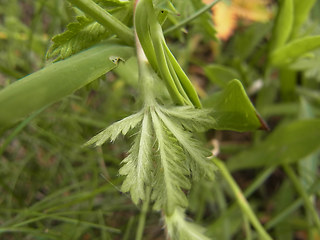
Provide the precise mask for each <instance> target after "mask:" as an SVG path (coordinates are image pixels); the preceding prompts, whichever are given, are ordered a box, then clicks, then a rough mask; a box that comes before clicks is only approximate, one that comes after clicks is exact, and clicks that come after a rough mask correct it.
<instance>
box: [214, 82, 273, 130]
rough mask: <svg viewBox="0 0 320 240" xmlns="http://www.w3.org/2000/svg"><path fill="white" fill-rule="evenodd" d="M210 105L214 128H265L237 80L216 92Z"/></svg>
mask: <svg viewBox="0 0 320 240" xmlns="http://www.w3.org/2000/svg"><path fill="white" fill-rule="evenodd" d="M210 107H211V108H213V114H212V116H213V118H214V119H215V123H213V128H215V129H219V130H233V131H240V132H241V131H250V130H256V129H258V128H264V129H266V128H267V126H266V125H265V123H264V122H263V121H262V120H261V119H260V117H259V116H258V114H257V112H256V110H255V108H254V107H253V105H252V103H251V102H250V99H249V98H248V96H247V94H246V92H245V90H244V88H243V86H242V84H241V82H240V81H239V80H236V79H235V80H232V81H230V82H229V84H228V85H227V87H226V88H225V89H224V90H222V92H220V93H218V94H216V96H215V97H214V99H212V104H211V106H210Z"/></svg>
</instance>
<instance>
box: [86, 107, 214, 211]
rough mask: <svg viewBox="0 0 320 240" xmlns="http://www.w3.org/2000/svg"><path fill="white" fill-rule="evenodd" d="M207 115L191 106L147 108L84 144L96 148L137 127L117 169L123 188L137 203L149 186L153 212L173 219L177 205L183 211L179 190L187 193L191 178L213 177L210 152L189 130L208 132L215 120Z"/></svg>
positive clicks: (182, 199) (184, 201)
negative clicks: (123, 178)
mask: <svg viewBox="0 0 320 240" xmlns="http://www.w3.org/2000/svg"><path fill="white" fill-rule="evenodd" d="M186 113H188V114H192V115H189V116H187V115H186ZM209 113H210V111H209V110H199V109H194V108H191V107H171V108H165V107H163V106H159V105H155V106H151V107H145V108H144V110H143V111H141V112H139V113H136V114H134V115H131V116H129V117H127V118H124V119H123V120H121V121H119V122H116V123H114V124H113V125H111V126H110V127H108V128H106V130H104V131H102V132H101V133H99V134H98V135H96V136H95V137H93V138H92V139H91V140H89V141H88V142H87V143H86V145H90V144H95V145H97V146H100V145H101V144H103V143H104V142H105V141H107V140H108V139H110V140H111V141H114V140H115V139H116V138H117V136H118V135H119V134H121V133H122V134H123V135H126V134H127V133H128V132H129V130H130V129H133V128H135V127H137V128H139V129H140V130H138V132H137V133H136V135H135V138H134V140H133V144H132V147H131V149H130V150H129V153H128V156H127V157H126V158H125V159H124V160H123V161H122V164H123V166H122V167H121V169H120V170H119V173H120V174H121V175H126V179H125V181H124V183H123V185H122V190H123V191H124V192H129V191H130V193H131V197H132V199H133V201H134V202H135V203H136V204H137V203H138V202H139V200H140V199H141V200H145V199H146V198H147V196H145V192H146V187H147V186H149V187H152V193H151V199H152V200H153V201H154V208H155V209H156V210H160V209H165V211H166V213H167V214H168V215H171V214H173V212H174V211H175V209H176V208H177V207H178V206H180V207H183V208H185V207H187V205H188V201H187V198H186V196H185V194H184V192H183V191H182V189H185V190H187V189H190V186H191V185H190V184H191V183H190V178H191V177H192V178H193V179H194V180H199V179H201V178H203V177H205V178H208V179H213V177H214V170H215V168H214V166H213V164H212V163H211V162H210V161H208V160H207V157H208V156H210V152H209V151H208V150H206V148H204V147H203V146H201V143H200V142H198V141H197V140H196V139H195V138H194V137H193V136H192V134H191V133H190V132H189V131H190V130H192V131H193V132H197V131H199V130H202V131H204V130H206V129H208V128H209V127H210V124H212V123H213V122H214V119H213V118H212V117H210V115H209ZM195 126H199V127H200V128H196V127H195Z"/></svg>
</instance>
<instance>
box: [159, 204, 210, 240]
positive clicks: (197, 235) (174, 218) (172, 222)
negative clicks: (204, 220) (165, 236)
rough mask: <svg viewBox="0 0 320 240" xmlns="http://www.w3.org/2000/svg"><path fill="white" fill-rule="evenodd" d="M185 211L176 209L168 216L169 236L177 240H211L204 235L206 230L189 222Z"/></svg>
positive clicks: (166, 218)
mask: <svg viewBox="0 0 320 240" xmlns="http://www.w3.org/2000/svg"><path fill="white" fill-rule="evenodd" d="M185 218H186V216H185V214H184V212H183V209H181V208H177V209H175V211H174V213H173V214H172V215H169V216H166V217H165V221H166V226H167V229H168V233H169V236H170V237H171V239H175V240H210V238H208V237H207V236H205V235H204V231H205V229H204V228H202V227H201V226H199V225H196V224H194V223H192V222H189V221H187V220H186V219H185Z"/></svg>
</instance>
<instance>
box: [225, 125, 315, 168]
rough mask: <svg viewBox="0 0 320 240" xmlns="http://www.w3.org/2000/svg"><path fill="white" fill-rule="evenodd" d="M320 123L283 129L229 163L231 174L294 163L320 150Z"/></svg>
mask: <svg viewBox="0 0 320 240" xmlns="http://www.w3.org/2000/svg"><path fill="white" fill-rule="evenodd" d="M319 129H320V120H319V119H309V120H300V121H295V122H293V123H290V124H287V125H282V126H279V127H278V128H277V129H276V130H275V131H274V132H273V133H272V134H270V136H268V137H267V138H266V140H265V141H264V142H262V143H261V144H259V145H257V146H255V147H253V148H251V150H249V151H245V152H243V153H241V154H240V155H238V156H235V157H233V158H231V159H229V160H228V162H227V166H228V168H229V169H230V170H232V171H234V170H239V169H248V168H257V167H265V166H274V165H278V164H282V163H293V162H296V161H299V160H301V159H303V158H305V157H306V156H308V155H310V154H312V153H314V152H315V151H317V150H319V149H320V131H319Z"/></svg>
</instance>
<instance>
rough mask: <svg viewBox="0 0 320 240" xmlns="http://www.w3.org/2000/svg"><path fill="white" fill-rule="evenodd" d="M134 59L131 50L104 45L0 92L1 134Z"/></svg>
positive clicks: (110, 44)
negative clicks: (28, 116) (23, 119)
mask: <svg viewBox="0 0 320 240" xmlns="http://www.w3.org/2000/svg"><path fill="white" fill-rule="evenodd" d="M131 55H133V49H132V48H131V47H128V46H123V45H120V44H119V43H118V42H116V41H107V42H105V43H103V44H99V45H96V46H94V47H92V48H90V49H88V50H86V51H83V52H81V53H78V54H76V55H74V56H72V57H70V58H67V59H66V60H63V61H60V62H57V63H53V64H51V65H49V66H48V67H45V68H43V69H41V70H39V71H37V72H35V73H33V74H31V75H29V76H27V77H25V78H22V79H21V80H19V81H16V82H15V83H13V84H11V85H9V86H8V87H6V88H4V89H3V90H2V91H0V130H1V129H2V130H3V129H4V128H6V127H8V126H10V125H12V124H14V123H15V122H17V121H19V120H20V119H22V118H23V117H25V116H27V115H28V114H30V113H32V112H33V111H35V110H38V109H40V108H42V107H44V106H47V105H49V104H52V103H54V102H56V101H58V100H60V99H62V98H63V97H66V96H68V95H70V94H72V93H73V92H74V91H76V90H77V89H79V88H81V87H83V86H85V85H86V84H88V83H90V82H91V81H93V80H95V79H97V78H98V77H100V76H101V75H103V74H105V73H106V72H108V71H110V70H112V69H113V68H115V67H116V66H117V64H118V61H116V60H115V59H118V60H119V59H123V60H126V59H127V58H129V57H130V56H131Z"/></svg>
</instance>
